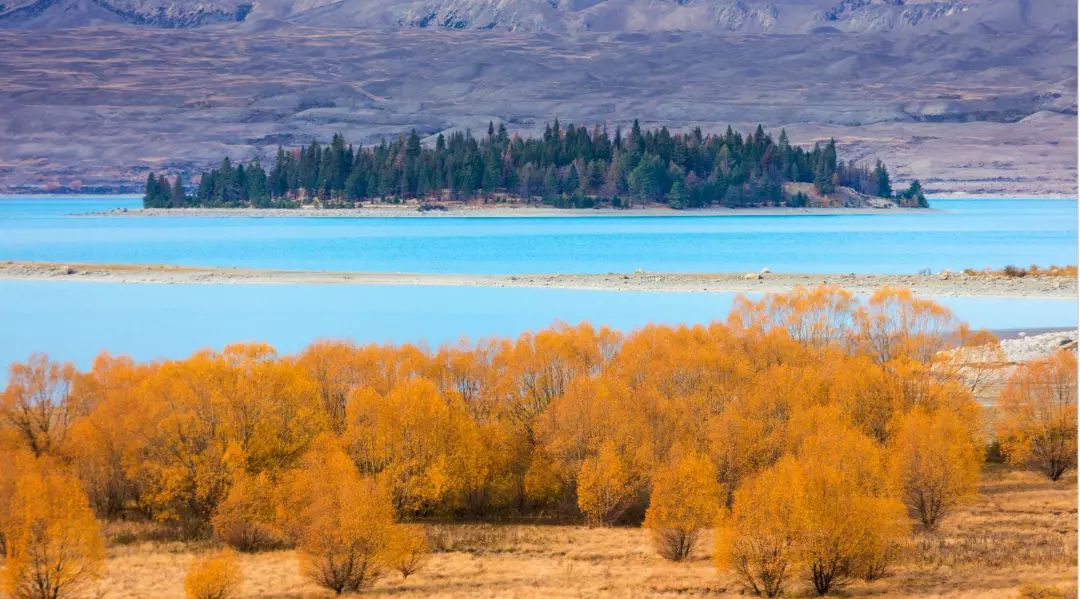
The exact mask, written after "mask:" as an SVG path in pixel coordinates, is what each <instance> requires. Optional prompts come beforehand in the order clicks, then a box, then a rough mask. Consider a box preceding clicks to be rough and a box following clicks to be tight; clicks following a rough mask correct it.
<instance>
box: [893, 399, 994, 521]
mask: <svg viewBox="0 0 1080 599" xmlns="http://www.w3.org/2000/svg"><path fill="white" fill-rule="evenodd" d="M896 429H897V430H896V432H895V433H894V434H893V435H892V437H891V438H890V440H889V445H888V462H889V477H890V480H891V482H892V484H893V485H894V486H895V488H896V490H897V493H898V495H899V497H900V499H901V501H903V502H904V505H905V506H906V507H907V511H908V514H909V515H910V516H911V517H912V518H913V519H914V520H915V521H916V523H917V524H918V525H919V527H920V528H922V529H923V530H928V531H932V530H935V529H936V528H937V527H938V524H940V523H941V519H942V518H944V517H945V516H946V515H947V514H948V513H949V512H950V511H952V509H953V508H955V507H956V506H957V505H958V504H959V503H961V502H962V501H964V500H966V499H968V498H970V497H972V496H974V495H975V493H976V491H977V488H978V484H979V471H980V470H981V468H982V462H983V456H984V454H985V450H984V443H983V442H982V440H981V439H980V438H979V437H978V436H977V434H973V433H972V426H970V425H969V424H966V423H965V422H963V421H962V420H961V418H960V416H958V415H957V414H955V413H954V412H951V411H947V410H938V411H935V412H929V411H927V410H923V409H916V410H912V411H911V412H908V413H907V414H904V415H902V416H900V417H899V418H898V422H897V423H896Z"/></svg>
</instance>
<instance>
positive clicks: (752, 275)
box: [743, 272, 765, 281]
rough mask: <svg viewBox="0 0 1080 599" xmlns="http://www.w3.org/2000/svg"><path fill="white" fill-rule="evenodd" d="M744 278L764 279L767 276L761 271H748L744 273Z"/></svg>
mask: <svg viewBox="0 0 1080 599" xmlns="http://www.w3.org/2000/svg"><path fill="white" fill-rule="evenodd" d="M743 278H744V279H746V280H748V281H749V280H751V279H764V278H765V277H763V276H762V275H761V273H757V272H748V273H746V274H745V275H743Z"/></svg>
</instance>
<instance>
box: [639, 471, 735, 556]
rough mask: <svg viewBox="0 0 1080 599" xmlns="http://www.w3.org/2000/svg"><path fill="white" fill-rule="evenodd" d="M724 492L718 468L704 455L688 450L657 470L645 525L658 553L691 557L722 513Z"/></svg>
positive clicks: (653, 479)
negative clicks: (717, 477)
mask: <svg viewBox="0 0 1080 599" xmlns="http://www.w3.org/2000/svg"><path fill="white" fill-rule="evenodd" d="M721 495H722V490H721V489H720V484H719V483H718V482H717V480H716V467H715V466H713V464H712V462H711V461H709V458H708V457H706V456H704V455H701V454H697V453H686V454H685V455H683V456H681V457H679V458H676V459H675V460H674V461H672V462H671V463H669V464H666V465H665V466H664V467H662V468H661V469H660V470H659V471H657V472H656V473H654V474H653V477H652V492H651V493H650V495H649V509H648V510H647V511H646V512H645V522H644V524H643V525H644V526H645V528H648V529H649V533H650V535H651V536H652V540H653V545H654V546H655V547H656V550H657V552H658V553H659V554H660V555H661V556H662V557H664V558H665V559H669V560H671V561H675V562H679V561H682V560H684V559H686V558H687V557H689V556H690V554H691V553H692V552H693V551H694V547H695V546H696V545H697V542H698V538H699V537H700V536H701V532H702V531H703V530H704V529H706V528H709V527H711V526H712V525H713V524H715V522H716V520H717V518H718V517H719V516H720V514H721V510H722V506H723V503H722V501H723V500H722V497H721Z"/></svg>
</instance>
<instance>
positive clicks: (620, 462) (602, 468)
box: [577, 440, 644, 526]
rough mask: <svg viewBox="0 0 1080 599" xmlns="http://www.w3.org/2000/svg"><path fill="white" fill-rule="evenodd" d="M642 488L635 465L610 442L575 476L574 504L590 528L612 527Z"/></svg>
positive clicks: (601, 447) (583, 465)
mask: <svg viewBox="0 0 1080 599" xmlns="http://www.w3.org/2000/svg"><path fill="white" fill-rule="evenodd" d="M643 485H644V477H643V476H642V473H641V472H640V471H639V469H638V467H637V465H636V464H634V463H632V461H631V460H630V459H629V458H628V456H624V455H622V453H621V452H620V451H619V448H618V446H617V445H616V444H615V443H614V442H613V441H611V440H607V441H604V442H603V443H602V444H601V445H600V451H599V452H598V453H597V454H596V456H595V457H591V458H588V459H586V460H584V461H583V462H582V464H581V471H580V472H579V473H578V477H577V504H578V509H580V510H581V513H583V514H585V521H586V522H588V523H589V524H590V525H592V526H610V525H612V524H614V523H615V522H616V521H617V520H618V519H619V517H620V516H622V515H623V513H624V512H625V511H626V509H627V508H629V507H630V505H631V504H632V503H633V502H634V500H635V499H636V498H637V496H638V494H639V493H640V492H641V489H642V486H643Z"/></svg>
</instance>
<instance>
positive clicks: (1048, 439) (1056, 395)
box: [997, 350, 1077, 480]
mask: <svg viewBox="0 0 1080 599" xmlns="http://www.w3.org/2000/svg"><path fill="white" fill-rule="evenodd" d="M1076 392H1077V387H1076V354H1075V353H1073V352H1070V351H1068V350H1059V351H1057V352H1056V353H1055V354H1053V355H1052V356H1050V357H1048V358H1044V359H1041V360H1035V361H1032V362H1029V363H1027V364H1024V365H1021V366H1019V367H1017V369H1016V371H1015V372H1014V373H1013V374H1012V376H1011V377H1009V379H1008V381H1006V383H1005V388H1004V389H1003V390H1002V392H1001V396H1000V397H999V398H998V411H999V412H1000V414H1001V418H1000V420H999V421H998V423H997V439H998V442H999V443H1000V444H1001V449H1002V451H1003V452H1004V453H1005V456H1006V458H1007V459H1008V461H1009V463H1011V464H1016V465H1025V466H1028V467H1030V468H1032V469H1034V470H1038V471H1039V472H1042V473H1043V474H1045V475H1046V477H1047V478H1049V479H1050V480H1058V479H1059V478H1061V475H1062V474H1064V473H1065V471H1066V470H1068V469H1070V468H1071V469H1075V468H1076V452H1077V445H1076V435H1077V413H1076V399H1077V398H1076Z"/></svg>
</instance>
